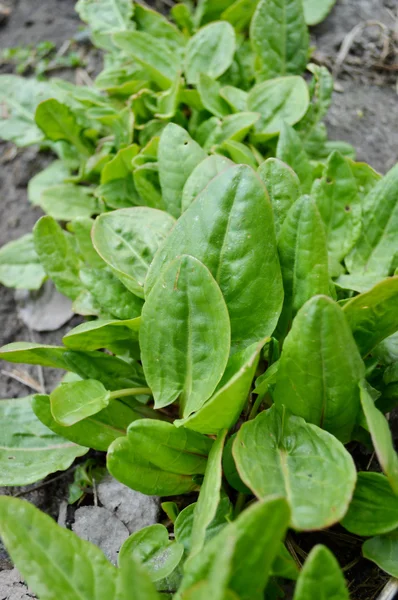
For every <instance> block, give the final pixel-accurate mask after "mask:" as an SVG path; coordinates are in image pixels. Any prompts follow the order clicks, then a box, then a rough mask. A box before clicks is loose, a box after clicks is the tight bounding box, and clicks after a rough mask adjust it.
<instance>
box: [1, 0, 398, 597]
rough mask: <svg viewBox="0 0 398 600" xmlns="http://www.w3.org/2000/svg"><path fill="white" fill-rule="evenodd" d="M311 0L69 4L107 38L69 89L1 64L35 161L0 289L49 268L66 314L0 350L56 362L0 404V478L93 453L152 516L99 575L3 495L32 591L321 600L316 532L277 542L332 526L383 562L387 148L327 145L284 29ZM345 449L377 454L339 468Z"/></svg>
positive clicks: (388, 347) (320, 81)
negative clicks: (98, 58) (48, 380)
mask: <svg viewBox="0 0 398 600" xmlns="http://www.w3.org/2000/svg"><path fill="white" fill-rule="evenodd" d="M332 4H333V2H330V1H329V2H327V1H322V2H311V1H310V0H305V2H303V3H302V2H301V0H259V1H254V0H235V1H230V0H211V1H209V0H203V1H199V2H198V4H197V6H196V7H193V6H191V4H190V3H189V2H184V3H181V4H177V5H175V6H174V7H173V8H172V9H171V14H170V18H171V19H172V21H169V20H167V19H166V18H165V17H164V16H162V15H160V14H158V13H157V12H154V11H152V10H151V9H149V8H147V7H146V6H143V5H141V4H138V3H134V4H133V3H132V2H131V1H130V0H116V1H115V0H113V1H110V0H79V2H78V3H77V5H76V9H77V11H78V13H79V15H80V17H81V19H82V20H83V21H85V22H87V23H88V24H89V26H90V29H91V34H92V39H93V42H94V44H95V45H96V46H98V47H99V48H101V49H103V51H104V70H103V71H102V72H101V73H100V74H99V75H98V76H97V78H96V80H95V84H94V85H93V86H92V87H79V86H75V85H73V84H71V83H67V82H65V81H60V80H56V79H55V80H51V81H45V82H43V81H37V80H34V79H29V80H26V79H22V78H19V77H17V76H14V75H3V76H0V101H1V103H2V111H1V113H0V136H1V137H2V138H3V139H6V140H11V141H13V142H15V143H16V144H17V145H20V146H26V145H29V144H40V145H41V146H42V147H43V148H44V149H49V150H51V151H53V152H54V153H55V154H56V155H57V157H58V158H57V160H55V161H54V162H52V163H51V164H50V165H49V166H48V167H47V168H46V169H45V170H44V171H42V172H41V173H39V174H38V175H36V176H35V177H34V178H33V179H32V180H31V181H30V183H29V187H28V195H29V199H30V201H31V202H32V203H33V204H36V205H39V206H40V207H41V208H42V209H43V211H44V212H45V213H46V216H44V217H42V218H41V219H39V221H38V222H37V223H36V225H35V227H34V229H33V232H32V233H31V234H27V235H25V236H24V237H23V238H21V239H20V240H17V241H14V242H11V243H10V244H8V245H6V246H4V247H3V248H2V249H1V250H0V281H1V282H2V283H3V284H5V285H8V286H10V287H16V288H25V289H31V290H36V289H38V288H40V286H41V285H42V284H43V282H44V280H45V279H47V278H48V279H51V280H52V282H53V283H54V285H55V286H56V288H57V289H58V290H59V291H60V292H61V293H62V294H64V295H65V296H67V297H69V298H70V299H71V300H72V301H73V307H74V311H75V312H76V313H77V314H80V315H83V316H84V317H86V320H85V322H84V323H82V324H81V325H78V326H77V327H75V328H73V329H72V330H71V331H69V332H68V333H67V334H66V335H65V336H64V338H63V340H62V345H60V346H49V345H41V344H37V343H30V342H15V343H11V344H8V345H7V346H4V347H3V348H1V350H0V357H1V358H2V359H4V360H7V361H9V362H14V363H26V364H34V365H42V366H44V367H53V368H57V369H60V370H62V371H63V372H66V375H64V377H63V379H62V381H61V383H60V385H58V386H57V387H56V388H55V389H54V390H53V391H52V392H51V393H50V394H49V395H44V394H37V395H35V396H33V397H28V398H21V399H11V400H3V401H1V403H0V414H1V418H2V422H3V428H2V429H3V431H2V434H1V436H2V443H1V448H0V462H1V474H0V484H1V485H6V486H7V485H8V486H13V485H26V484H28V483H33V482H35V481H38V480H40V479H42V478H43V477H45V476H47V475H48V474H50V473H52V472H55V471H58V470H63V469H67V468H68V467H69V466H70V465H71V464H72V462H73V461H74V460H75V458H76V457H79V456H83V455H85V454H86V453H87V452H88V451H89V449H90V448H91V449H94V450H97V451H103V452H106V453H107V468H108V470H109V472H110V473H111V474H112V475H113V476H114V477H115V478H116V479H118V480H119V481H120V482H122V483H123V484H125V485H127V486H129V487H130V488H132V489H134V490H138V491H140V492H142V493H144V494H149V495H159V496H162V497H166V498H167V501H166V502H164V503H163V505H162V506H163V508H164V511H165V513H166V514H167V516H168V518H169V520H170V523H172V524H173V534H172V535H171V534H170V532H169V530H168V529H167V528H166V527H165V526H164V525H161V524H158V525H154V526H151V527H147V528H145V529H143V530H142V531H140V532H137V533H134V534H133V535H132V536H130V538H129V539H128V540H127V541H126V542H125V544H124V545H123V547H122V549H121V551H120V554H119V564H118V568H116V567H115V566H113V565H111V564H110V563H108V562H107V561H106V560H105V558H104V556H103V555H102V554H101V552H100V550H98V549H97V548H95V547H93V546H91V545H90V544H88V543H87V542H84V541H82V540H80V539H79V538H77V537H76V536H75V535H74V534H73V533H72V532H70V531H68V530H64V529H61V528H60V527H58V526H57V525H56V524H55V523H54V522H53V521H52V520H51V519H50V518H49V517H47V516H46V515H44V514H41V513H40V512H39V511H38V510H37V509H36V508H34V507H33V506H32V505H30V504H28V503H26V502H23V501H21V500H18V499H15V498H11V497H8V496H3V497H1V498H0V532H1V535H2V537H3V540H4V543H5V545H6V547H7V549H8V550H9V552H10V555H11V557H12V558H13V560H14V562H15V564H16V565H17V567H18V568H19V570H20V571H21V573H22V574H23V576H24V577H25V578H26V580H27V582H28V584H29V586H30V587H31V589H32V591H33V592H34V593H35V594H37V595H38V597H39V598H40V599H41V600H55V599H56V598H59V597H62V598H65V599H70V600H76V599H82V598H85V599H87V600H88V599H90V600H91V599H94V598H95V599H96V600H100V599H104V600H109V599H110V598H117V599H118V600H122V599H130V598H137V600H138V599H142V600H144V599H145V600H151V599H155V598H158V597H174V598H176V599H178V598H181V599H187V600H188V599H190V600H199V599H200V600H202V599H203V600H205V599H206V600H207V599H208V598H209V597H214V598H215V599H217V600H218V599H219V600H233V599H236V598H240V599H241V600H256V599H260V598H266V599H267V600H272V599H274V598H278V597H280V594H281V593H282V591H281V588H280V583H281V581H283V580H284V579H290V580H293V581H297V584H296V588H295V593H294V600H310V599H311V600H312V599H314V598H319V597H321V596H323V597H325V598H326V597H327V598H328V599H331V600H332V599H334V598H335V599H336V600H344V599H347V598H348V597H349V594H348V590H347V586H346V583H345V580H344V576H343V573H342V571H341V569H340V567H339V565H338V563H337V560H336V558H335V557H334V556H333V554H332V553H331V552H330V550H329V549H328V548H327V547H326V546H323V545H318V546H315V547H314V548H313V549H312V550H311V552H310V553H309V555H308V557H307V559H306V561H305V563H304V566H303V568H302V569H301V568H299V565H298V564H297V560H295V557H293V556H292V555H291V554H290V552H289V550H288V548H287V546H286V545H285V538H286V533H287V531H288V530H289V529H291V530H292V531H294V532H304V534H305V532H313V531H318V530H325V529H327V528H329V527H331V526H332V525H335V524H337V523H340V524H341V525H342V527H344V528H345V530H347V531H348V532H350V534H353V535H355V536H360V537H363V538H364V540H363V549H362V552H363V555H364V556H365V557H366V558H368V559H370V560H372V561H374V562H375V563H376V564H378V565H379V566H380V567H381V569H383V570H384V571H386V572H387V573H388V574H390V575H392V576H396V577H398V567H397V565H398V499H397V494H398V457H397V454H396V452H395V449H394V445H393V440H392V435H391V432H390V429H389V424H388V419H387V418H386V416H385V415H388V413H389V411H390V410H392V408H394V406H396V404H397V403H398V368H397V367H398V338H397V333H396V332H397V331H398V310H397V299H398V276H397V267H398V253H397V248H398V245H397V240H398V166H395V167H394V168H393V169H391V171H390V172H389V173H387V174H386V175H385V176H384V177H382V176H381V175H379V174H378V173H376V172H375V171H374V170H373V169H372V168H371V167H370V166H369V165H367V164H364V163H360V162H356V161H355V153H354V150H353V148H352V147H351V146H350V145H349V144H346V143H343V142H332V141H330V140H328V137H327V132H326V127H325V125H324V123H323V121H322V120H323V118H324V116H325V114H326V112H327V109H328V107H329V105H330V102H331V96H332V91H333V80H332V77H331V75H330V73H329V72H328V70H327V69H326V68H325V67H323V66H319V65H316V64H314V63H311V62H310V58H311V48H310V45H309V35H308V27H307V24H313V23H315V22H318V21H319V20H321V19H322V18H323V17H324V16H325V15H326V14H327V12H328V10H330V8H331V5H332ZM394 273H395V275H394ZM358 443H361V444H363V445H364V446H365V447H367V448H368V449H369V450H370V451H371V452H372V451H374V453H375V455H376V457H377V459H378V461H379V464H380V469H381V472H369V471H368V470H365V471H361V470H360V469H359V471H358V470H357V467H356V465H355V462H354V460H353V454H354V457H355V449H356V447H357V446H358ZM190 493H197V494H198V496H197V501H196V502H194V503H191V504H189V505H188V506H186V507H185V508H183V509H182V506H184V504H186V503H184V502H181V495H184V494H190ZM175 496H176V497H177V498H174V499H173V497H175ZM174 500H176V501H174ZM300 567H301V565H300Z"/></svg>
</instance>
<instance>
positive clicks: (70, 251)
mask: <svg viewBox="0 0 398 600" xmlns="http://www.w3.org/2000/svg"><path fill="white" fill-rule="evenodd" d="M33 240H34V244H35V249H36V252H37V255H38V257H39V259H40V262H41V264H42V266H43V268H44V270H45V272H46V273H47V275H48V276H49V277H50V278H51V279H52V281H53V283H54V285H55V287H56V288H57V290H58V291H59V292H61V294H64V295H65V296H68V298H71V300H74V299H75V298H77V296H78V295H79V294H80V292H81V291H82V290H83V286H82V283H81V281H80V279H79V266H80V261H79V257H78V255H77V253H76V250H75V249H74V247H73V245H72V243H71V241H70V240H69V238H68V237H67V235H66V234H65V233H64V231H63V230H62V229H61V226H60V225H59V224H58V223H57V222H56V221H55V220H54V219H53V218H52V217H41V219H39V220H38V221H37V223H36V225H35V226H34V228H33Z"/></svg>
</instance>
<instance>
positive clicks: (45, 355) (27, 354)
mask: <svg viewBox="0 0 398 600" xmlns="http://www.w3.org/2000/svg"><path fill="white" fill-rule="evenodd" d="M64 354H65V348H63V347H62V346H48V345H45V344H35V343H30V342H12V343H11V344H7V345H6V346H3V347H2V348H0V358H1V359H2V360H7V361H8V362H11V363H25V364H27V365H41V366H42V367H53V368H54V369H65V370H69V369H68V364H67V362H66V361H65V359H64Z"/></svg>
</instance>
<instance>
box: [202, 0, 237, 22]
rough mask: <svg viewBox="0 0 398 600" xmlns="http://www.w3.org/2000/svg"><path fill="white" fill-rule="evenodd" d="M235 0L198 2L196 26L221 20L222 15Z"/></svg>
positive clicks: (205, 0)
mask: <svg viewBox="0 0 398 600" xmlns="http://www.w3.org/2000/svg"><path fill="white" fill-rule="evenodd" d="M232 1H233V0H198V2H197V7H196V10H195V15H194V22H195V26H196V27H199V25H203V24H204V23H209V22H210V21H215V20H217V19H219V18H220V15H221V13H222V12H223V11H224V10H225V9H226V8H227V7H228V6H229V5H230V4H231V3H232Z"/></svg>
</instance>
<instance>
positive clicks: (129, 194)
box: [95, 173, 140, 209]
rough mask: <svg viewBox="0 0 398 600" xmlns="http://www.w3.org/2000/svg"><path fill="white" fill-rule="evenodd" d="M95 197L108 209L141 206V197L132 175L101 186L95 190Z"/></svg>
mask: <svg viewBox="0 0 398 600" xmlns="http://www.w3.org/2000/svg"><path fill="white" fill-rule="evenodd" d="M95 195H96V197H97V198H99V199H100V200H101V201H102V202H104V203H105V204H106V206H107V207H108V208H114V209H119V208H129V207H131V206H138V205H139V204H140V197H139V195H138V192H137V190H136V187H135V185H134V181H133V175H132V173H129V174H128V175H127V176H126V177H123V179H112V180H111V181H107V183H103V184H102V185H99V186H98V187H97V188H96V189H95Z"/></svg>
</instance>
